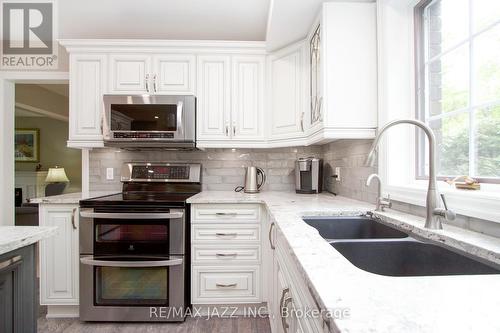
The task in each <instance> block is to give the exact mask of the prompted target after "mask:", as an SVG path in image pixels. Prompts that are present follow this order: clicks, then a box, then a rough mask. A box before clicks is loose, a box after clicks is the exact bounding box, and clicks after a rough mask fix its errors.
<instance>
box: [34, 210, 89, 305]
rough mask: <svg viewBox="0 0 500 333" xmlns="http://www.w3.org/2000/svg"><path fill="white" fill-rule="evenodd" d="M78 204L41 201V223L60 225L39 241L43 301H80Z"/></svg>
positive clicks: (58, 302) (48, 302)
mask: <svg viewBox="0 0 500 333" xmlns="http://www.w3.org/2000/svg"><path fill="white" fill-rule="evenodd" d="M78 216H79V213H78V205H73V204H40V208H39V224H40V226H51V227H52V226H55V227H57V232H56V235H55V236H53V237H50V238H47V239H44V240H42V241H41V242H40V304H42V305H49V306H51V305H53V306H63V305H78V303H79V299H78V272H79V270H78V263H79V250H78Z"/></svg>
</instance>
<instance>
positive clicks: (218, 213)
mask: <svg viewBox="0 0 500 333" xmlns="http://www.w3.org/2000/svg"><path fill="white" fill-rule="evenodd" d="M215 215H217V216H236V215H238V213H220V212H217V213H215Z"/></svg>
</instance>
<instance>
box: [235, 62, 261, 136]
mask: <svg viewBox="0 0 500 333" xmlns="http://www.w3.org/2000/svg"><path fill="white" fill-rule="evenodd" d="M264 66H265V60H264V57H261V56H234V57H233V59H232V67H233V70H232V94H231V98H232V110H231V111H232V112H231V118H232V136H233V139H236V140H259V139H260V140H262V139H263V136H264V125H263V120H264V119H263V118H264Z"/></svg>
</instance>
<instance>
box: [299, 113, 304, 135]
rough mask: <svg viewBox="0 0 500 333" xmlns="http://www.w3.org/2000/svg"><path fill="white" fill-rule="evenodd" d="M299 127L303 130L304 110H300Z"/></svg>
mask: <svg viewBox="0 0 500 333" xmlns="http://www.w3.org/2000/svg"><path fill="white" fill-rule="evenodd" d="M300 129H301V131H302V132H304V112H302V115H301V116H300Z"/></svg>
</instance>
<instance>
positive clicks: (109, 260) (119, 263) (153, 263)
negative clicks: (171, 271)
mask: <svg viewBox="0 0 500 333" xmlns="http://www.w3.org/2000/svg"><path fill="white" fill-rule="evenodd" d="M114 258H116V257H114ZM114 258H113V257H94V256H87V257H82V258H80V262H81V263H82V264H84V265H89V266H102V267H164V266H177V265H182V263H183V259H182V258H175V259H168V260H144V261H130V260H113V259H114Z"/></svg>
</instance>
